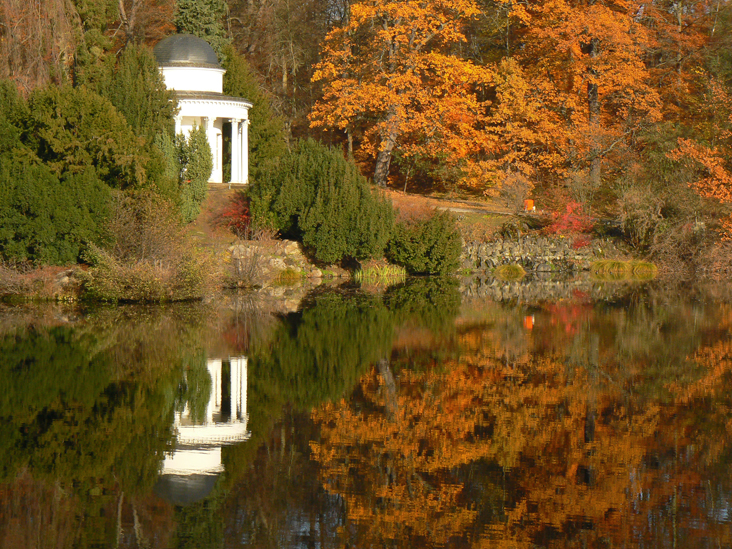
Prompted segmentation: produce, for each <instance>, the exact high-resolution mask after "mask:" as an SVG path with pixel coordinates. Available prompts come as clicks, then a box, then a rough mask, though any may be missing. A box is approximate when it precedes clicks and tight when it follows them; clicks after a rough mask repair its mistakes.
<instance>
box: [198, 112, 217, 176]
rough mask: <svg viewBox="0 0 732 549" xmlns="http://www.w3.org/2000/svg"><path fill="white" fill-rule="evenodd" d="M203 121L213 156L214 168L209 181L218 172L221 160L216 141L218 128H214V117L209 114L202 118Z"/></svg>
mask: <svg viewBox="0 0 732 549" xmlns="http://www.w3.org/2000/svg"><path fill="white" fill-rule="evenodd" d="M201 122H202V123H203V127H204V128H206V139H208V146H209V147H210V148H211V155H212V156H213V170H212V171H211V176H210V177H209V178H208V180H209V181H211V180H212V178H213V174H215V173H216V170H217V169H218V166H219V164H220V162H219V158H218V157H219V154H218V151H217V149H218V147H217V143H216V130H214V119H213V118H211V117H208V116H204V117H203V118H202V119H201Z"/></svg>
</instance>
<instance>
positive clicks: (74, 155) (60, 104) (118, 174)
mask: <svg viewBox="0 0 732 549" xmlns="http://www.w3.org/2000/svg"><path fill="white" fill-rule="evenodd" d="M28 106H29V109H28V113H29V118H28V120H27V130H28V131H27V135H28V139H27V140H26V143H25V144H26V145H27V146H28V147H29V148H30V149H32V150H33V151H34V152H35V153H36V154H37V156H38V157H39V158H40V159H41V160H42V161H43V162H45V163H46V165H47V166H48V167H49V168H50V169H51V171H52V172H53V173H55V174H56V175H58V176H59V177H61V176H62V175H63V174H65V173H81V172H84V171H86V170H87V169H88V168H90V167H93V168H94V169H95V170H96V173H97V175H98V176H99V178H100V179H102V180H103V181H104V182H105V183H107V184H108V185H109V186H110V187H116V188H129V187H135V186H141V185H144V184H145V183H146V182H147V170H146V165H147V163H148V161H149V157H148V155H147V154H146V151H145V148H144V145H145V140H144V139H143V138H138V137H137V136H136V135H135V133H134V132H133V131H132V128H131V127H130V126H129V124H128V123H127V120H126V119H125V117H124V116H122V114H120V112H119V111H118V110H117V109H116V108H115V107H114V105H112V103H110V102H109V100H107V99H105V98H103V97H101V96H100V95H98V94H96V93H94V92H93V91H91V90H89V89H87V88H85V87H83V86H82V87H80V88H72V87H70V86H62V87H57V86H49V87H47V88H44V89H38V90H35V91H34V92H33V94H31V97H30V99H29V101H28Z"/></svg>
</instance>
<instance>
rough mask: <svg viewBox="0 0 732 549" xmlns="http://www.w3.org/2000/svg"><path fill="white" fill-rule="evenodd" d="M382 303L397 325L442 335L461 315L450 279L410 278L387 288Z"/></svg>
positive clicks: (457, 292)
mask: <svg viewBox="0 0 732 549" xmlns="http://www.w3.org/2000/svg"><path fill="white" fill-rule="evenodd" d="M384 303H385V304H386V305H387V307H389V310H391V311H392V312H393V313H394V314H395V315H396V316H397V318H398V319H399V320H400V321H403V322H415V323H417V324H419V325H421V326H424V327H426V328H429V329H431V330H434V331H435V332H444V331H450V330H452V328H453V324H454V321H455V317H456V316H457V314H458V312H460V292H459V291H458V283H457V280H455V279H454V278H451V277H439V278H437V277H425V278H410V279H409V280H407V282H405V283H404V284H400V285H398V286H392V287H391V288H389V289H388V290H387V292H386V295H385V296H384Z"/></svg>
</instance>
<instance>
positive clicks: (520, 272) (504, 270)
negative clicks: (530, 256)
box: [493, 263, 526, 281]
mask: <svg viewBox="0 0 732 549" xmlns="http://www.w3.org/2000/svg"><path fill="white" fill-rule="evenodd" d="M493 276H494V277H496V278H497V279H499V280H506V281H508V280H521V279H522V278H523V277H524V276H526V271H525V270H524V268H523V267H522V266H521V265H518V264H516V263H511V264H509V265H500V266H498V267H496V268H495V269H493Z"/></svg>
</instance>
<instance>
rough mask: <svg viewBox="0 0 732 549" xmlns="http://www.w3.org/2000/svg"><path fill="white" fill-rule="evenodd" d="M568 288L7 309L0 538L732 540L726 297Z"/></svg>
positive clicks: (157, 541) (731, 317)
mask: <svg viewBox="0 0 732 549" xmlns="http://www.w3.org/2000/svg"><path fill="white" fill-rule="evenodd" d="M568 296H569V297H565V298H563V299H562V300H559V301H552V300H545V301H543V300H538V299H537V300H532V301H524V302H520V303H518V302H509V303H506V302H496V301H492V300H490V299H482V298H480V299H477V298H476V299H472V300H471V299H464V300H463V301H462V302H461V300H460V296H459V295H458V294H457V291H456V288H455V285H454V284H452V283H448V284H446V285H445V284H444V283H442V282H440V281H435V280H418V281H414V282H412V283H410V284H407V285H404V286H401V287H396V288H390V289H388V290H387V291H384V292H383V293H381V294H365V293H362V292H359V291H354V290H351V291H348V292H344V291H326V292H318V293H314V294H312V295H311V296H309V299H308V302H307V304H306V305H305V306H304V307H303V308H302V309H301V310H299V311H297V312H292V313H283V312H278V313H277V314H274V315H273V314H269V313H268V312H266V311H263V310H261V309H260V310H254V309H252V307H250V306H247V307H240V306H239V305H237V306H236V307H233V306H232V307H229V306H228V305H227V306H224V307H221V308H219V309H213V310H212V309H204V308H197V307H198V306H196V307H191V308H185V307H184V308H182V309H178V308H170V309H155V308H148V309H136V308H129V309H128V308H126V309H122V310H117V311H110V310H97V311H92V312H91V314H78V318H79V320H78V321H75V322H71V323H68V322H65V323H62V324H60V325H59V324H58V323H57V322H55V321H53V322H50V321H49V322H47V323H46V324H44V322H42V321H39V320H38V319H35V320H34V321H33V322H30V323H26V322H10V321H5V320H3V319H2V318H0V387H2V389H3V396H2V397H0V430H2V432H1V433H0V434H2V437H0V467H1V468H0V471H1V472H2V478H1V479H0V546H2V547H9V548H15V547H18V548H20V547H42V546H55V547H227V548H228V547H232V548H233V547H257V548H260V547H273V548H274V547H277V548H281V547H293V548H294V547H323V548H326V547H332V548H342V547H347V546H350V547H385V546H386V547H471V548H472V547H536V546H541V547H574V546H577V547H598V548H599V547H612V546H634V547H635V546H638V547H644V546H645V547H691V546H694V547H730V546H732V525H731V524H730V519H731V517H730V510H731V505H732V503H731V502H732V478H731V477H730V475H729V471H730V465H732V393H730V391H729V387H730V383H731V382H732V341H731V340H730V336H729V334H730V330H731V329H732V306H730V305H729V303H730V302H732V301H730V300H724V299H718V300H711V299H703V296H701V297H702V299H699V298H697V299H686V297H687V296H678V295H675V296H673V297H671V295H670V294H668V292H655V291H654V290H653V288H650V289H643V290H639V289H637V288H636V289H632V290H631V291H629V292H626V293H625V294H622V293H621V292H619V291H618V290H617V289H616V291H615V293H614V295H613V296H611V297H609V298H607V299H604V300H599V299H597V298H596V296H594V295H593V297H590V295H589V294H588V293H583V292H575V293H574V294H571V293H570V294H568ZM69 318H71V317H69ZM265 328H266V329H265ZM216 357H224V358H216ZM160 496H162V497H160Z"/></svg>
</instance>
